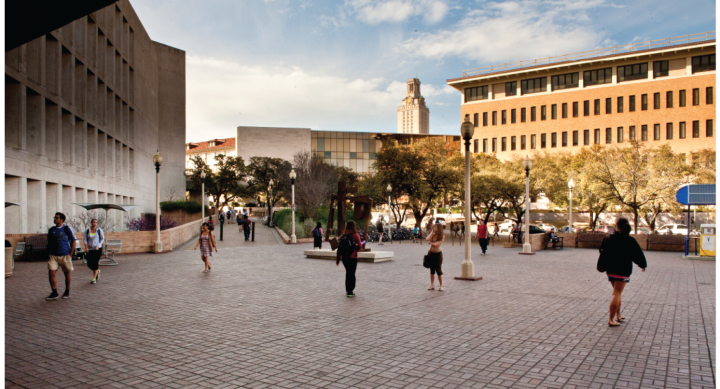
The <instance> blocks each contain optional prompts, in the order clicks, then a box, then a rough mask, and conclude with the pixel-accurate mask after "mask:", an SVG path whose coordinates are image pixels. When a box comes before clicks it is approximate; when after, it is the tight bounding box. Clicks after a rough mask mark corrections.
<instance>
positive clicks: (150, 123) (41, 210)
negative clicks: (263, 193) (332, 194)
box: [5, 0, 185, 233]
mask: <svg viewBox="0 0 720 389" xmlns="http://www.w3.org/2000/svg"><path fill="white" fill-rule="evenodd" d="M8 33H9V34H12V31H8ZM184 144H185V52H184V51H182V50H178V49H176V48H173V47H169V46H166V45H163V44H161V43H157V42H154V41H152V40H151V39H150V37H149V36H148V34H147V32H146V31H145V29H144V28H143V25H142V23H141V22H140V20H139V19H138V16H137V15H136V13H135V11H134V10H133V8H132V6H131V5H130V2H129V1H127V0H120V1H118V2H116V3H114V4H112V5H110V6H107V7H105V8H102V9H100V10H98V11H97V12H93V13H91V14H89V15H87V16H83V17H81V18H79V19H77V20H75V21H73V22H72V23H70V24H67V25H65V26H63V27H61V28H59V29H57V30H54V31H52V32H50V33H48V34H45V35H44V36H41V37H40V38H38V39H35V40H33V41H31V42H29V43H26V44H23V45H21V46H19V47H17V48H15V49H13V50H10V51H8V52H7V53H6V56H5V199H6V201H13V202H20V203H23V206H22V207H10V208H8V209H7V210H6V211H5V212H6V213H5V215H6V219H5V220H6V222H5V232H6V233H27V232H45V231H46V228H47V227H48V226H49V225H51V223H52V216H53V214H54V213H55V212H56V211H62V212H64V213H66V214H68V215H69V216H73V215H74V214H77V213H80V212H82V211H84V210H83V209H81V208H79V207H77V206H74V205H71V203H75V202H93V203H94V202H102V203H105V202H107V203H115V204H136V205H140V207H138V208H136V210H135V211H133V213H132V215H131V216H139V214H140V212H154V211H155V169H154V166H153V163H152V157H153V155H154V154H155V151H156V150H159V151H160V153H161V155H162V156H163V165H162V167H161V170H160V180H161V193H162V191H163V190H164V189H165V188H172V187H178V188H184V187H185V177H184V174H183V173H184V170H185V155H184V146H183V145H184ZM116 212H119V211H112V212H110V216H111V217H114V218H116V222H117V224H119V225H121V224H122V215H121V214H119V213H118V214H114V213H116Z"/></svg>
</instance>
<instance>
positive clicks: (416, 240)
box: [413, 224, 420, 243]
mask: <svg viewBox="0 0 720 389" xmlns="http://www.w3.org/2000/svg"><path fill="white" fill-rule="evenodd" d="M419 232H420V229H419V228H418V226H417V224H416V225H415V228H413V243H417V242H418V233H419Z"/></svg>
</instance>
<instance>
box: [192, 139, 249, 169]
mask: <svg viewBox="0 0 720 389" xmlns="http://www.w3.org/2000/svg"><path fill="white" fill-rule="evenodd" d="M220 154H224V155H226V156H228V157H235V156H236V155H237V149H236V146H235V138H224V139H213V140H209V141H206V142H190V143H186V144H185V169H193V168H194V167H195V164H194V163H193V162H192V159H194V158H195V157H196V156H199V157H200V158H202V160H203V161H205V163H207V164H208V165H209V166H210V169H212V171H214V172H217V161H216V160H215V157H216V156H217V155H220ZM246 162H247V161H246Z"/></svg>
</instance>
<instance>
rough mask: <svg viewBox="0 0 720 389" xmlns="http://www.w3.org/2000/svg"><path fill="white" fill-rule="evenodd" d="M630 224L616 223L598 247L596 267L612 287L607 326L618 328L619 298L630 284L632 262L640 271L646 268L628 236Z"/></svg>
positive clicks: (624, 222) (640, 254)
mask: <svg viewBox="0 0 720 389" xmlns="http://www.w3.org/2000/svg"><path fill="white" fill-rule="evenodd" d="M630 230H631V228H630V222H628V220H627V219H625V218H620V219H618V221H617V231H615V233H614V234H610V235H608V236H607V237H605V239H603V242H602V244H601V245H600V260H599V262H600V263H599V264H598V266H599V267H600V266H602V267H603V268H604V271H605V272H606V273H607V277H608V280H609V281H610V283H611V284H612V287H613V295H612V300H610V317H609V319H608V325H609V326H611V327H614V326H618V325H620V323H622V321H623V320H624V318H623V317H622V315H621V314H620V305H621V300H620V297H621V295H622V292H623V289H624V288H625V284H626V283H628V282H630V275H631V274H632V268H633V262H634V263H635V264H636V265H638V266H639V267H640V268H641V269H642V271H645V268H646V267H647V261H646V260H645V255H644V254H643V251H642V249H641V248H640V245H639V244H638V242H637V241H636V240H635V238H633V237H632V236H630Z"/></svg>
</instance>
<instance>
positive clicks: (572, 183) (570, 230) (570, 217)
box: [568, 178, 575, 233]
mask: <svg viewBox="0 0 720 389" xmlns="http://www.w3.org/2000/svg"><path fill="white" fill-rule="evenodd" d="M568 189H570V216H569V218H568V228H569V231H568V233H572V232H573V226H572V192H573V189H575V180H573V179H572V178H571V179H570V181H568Z"/></svg>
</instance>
